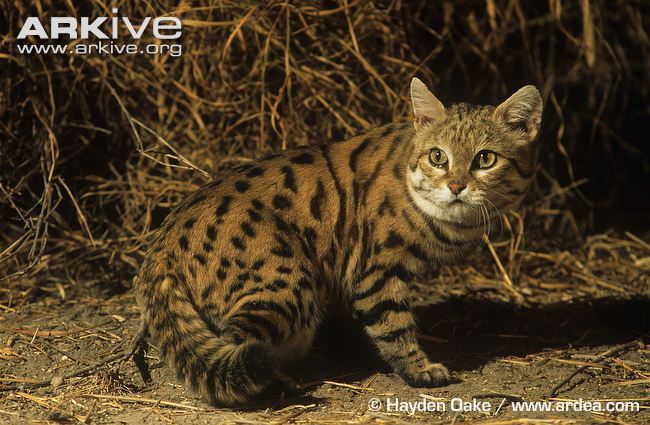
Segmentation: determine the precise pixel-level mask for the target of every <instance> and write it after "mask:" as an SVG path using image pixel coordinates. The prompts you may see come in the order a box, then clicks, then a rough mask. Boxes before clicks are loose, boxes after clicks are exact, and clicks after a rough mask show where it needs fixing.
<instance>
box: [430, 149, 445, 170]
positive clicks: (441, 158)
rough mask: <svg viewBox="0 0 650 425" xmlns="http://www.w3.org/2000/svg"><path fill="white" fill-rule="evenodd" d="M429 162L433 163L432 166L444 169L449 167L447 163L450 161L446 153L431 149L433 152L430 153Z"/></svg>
mask: <svg viewBox="0 0 650 425" xmlns="http://www.w3.org/2000/svg"><path fill="white" fill-rule="evenodd" d="M429 162H431V165H433V166H434V167H444V166H445V165H447V162H449V159H447V154H446V153H445V151H443V150H442V149H438V148H433V149H431V152H429Z"/></svg>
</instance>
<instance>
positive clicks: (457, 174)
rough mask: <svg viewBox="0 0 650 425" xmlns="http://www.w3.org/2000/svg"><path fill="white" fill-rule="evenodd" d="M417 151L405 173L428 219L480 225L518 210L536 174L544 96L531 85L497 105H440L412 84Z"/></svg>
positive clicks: (421, 86) (423, 88)
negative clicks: (502, 214) (538, 135)
mask: <svg viewBox="0 0 650 425" xmlns="http://www.w3.org/2000/svg"><path fill="white" fill-rule="evenodd" d="M411 101H412V103H413V114H414V121H413V124H414V127H415V136H414V139H413V142H414V143H415V149H414V150H413V154H412V155H411V157H410V158H409V164H408V167H407V185H408V189H409V192H410V194H411V197H412V198H413V201H414V202H415V203H416V204H417V206H418V207H419V208H420V209H421V210H422V211H423V212H425V213H426V214H428V215H431V216H434V217H436V218H438V219H441V220H446V221H450V222H455V223H460V224H466V225H478V224H479V222H482V221H483V220H484V219H485V213H488V214H489V215H490V216H495V215H498V214H497V211H496V210H498V212H499V213H504V212H506V211H508V210H510V209H512V208H515V207H516V206H517V205H518V204H519V202H520V201H521V200H522V198H523V197H524V194H525V192H526V189H527V188H528V186H529V184H530V182H531V180H532V178H533V176H534V173H535V157H536V146H535V139H536V138H537V134H538V132H539V127H540V124H541V121H542V98H541V96H540V94H539V91H538V90H537V88H535V87H534V86H525V87H523V88H521V89H519V90H518V91H517V92H516V93H515V94H513V95H512V96H510V97H509V98H508V99H507V100H506V101H504V102H503V103H501V104H500V105H499V106H497V107H494V106H473V105H467V104H457V105H452V106H451V107H449V108H445V107H444V106H443V104H442V103H441V102H440V101H439V100H438V99H437V98H436V97H435V96H434V95H433V94H432V93H431V92H430V91H429V90H428V89H427V87H426V86H425V85H424V83H422V81H420V80H418V79H417V78H414V79H413V81H412V82H411Z"/></svg>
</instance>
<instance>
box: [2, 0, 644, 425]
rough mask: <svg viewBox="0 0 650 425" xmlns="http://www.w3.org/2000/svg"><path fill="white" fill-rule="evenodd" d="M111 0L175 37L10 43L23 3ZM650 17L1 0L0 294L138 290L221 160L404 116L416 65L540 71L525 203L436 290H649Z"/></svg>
mask: <svg viewBox="0 0 650 425" xmlns="http://www.w3.org/2000/svg"><path fill="white" fill-rule="evenodd" d="M111 7H118V8H119V11H120V15H121V16H128V17H130V18H131V19H132V20H135V21H138V20H139V19H142V18H143V17H144V16H162V15H166V16H177V17H179V18H180V19H182V22H183V36H182V39H181V42H182V44H183V49H184V51H183V55H182V56H181V57H177V58H176V57H171V56H169V55H166V54H162V55H151V56H149V55H137V56H127V55H123V56H110V55H104V56H97V55H91V56H79V55H67V54H66V55H57V56H43V55H20V54H18V52H17V50H16V48H15V46H16V43H17V40H16V36H17V34H18V30H19V28H20V27H21V26H22V23H23V22H24V19H25V17H27V16H39V17H41V19H42V20H43V21H47V20H48V18H49V17H50V16H66V15H72V16H90V17H91V18H92V17H97V16H111V13H110V8H111ZM649 19H650V4H649V3H648V2H647V1H644V0H636V1H634V0H629V1H628V0H601V1H596V0H576V1H567V0H564V1H562V0H546V1H521V0H486V1H451V0H449V1H400V0H394V1H388V0H385V1H369V0H340V1H291V2H280V1H266V2H264V1H228V0H222V1H217V0H212V1H208V0H203V1H181V2H174V1H166V0H161V1H151V2H136V1H122V0H114V1H110V2H108V1H102V0H96V1H83V2H71V1H64V0H61V1H56V0H34V1H21V0H0V37H1V38H0V308H1V309H2V310H0V312H5V313H13V312H15V311H16V310H15V309H16V308H18V307H20V306H23V305H28V304H29V303H31V302H32V301H38V300H41V299H43V298H44V297H46V296H54V297H60V298H62V299H68V300H69V299H71V298H75V297H77V298H78V299H79V300H80V301H79V302H81V303H83V302H85V301H84V300H85V298H83V296H85V295H86V294H92V295H93V296H94V297H99V298H102V299H106V298H108V296H111V295H119V294H123V293H125V291H127V290H128V289H129V288H130V285H131V279H132V277H133V276H134V275H135V273H137V270H138V266H139V264H140V262H141V260H142V257H143V254H144V250H145V248H146V240H147V237H148V236H149V235H150V233H151V232H152V230H154V229H155V228H156V227H157V226H158V224H159V223H160V222H161V220H162V218H163V217H164V216H165V214H166V213H167V212H168V211H169V210H170V208H172V207H173V206H174V205H175V204H176V203H177V202H179V200H180V199H182V198H183V197H184V196H186V195H187V194H188V193H190V192H192V191H193V190H195V189H197V188H198V187H200V186H201V185H202V184H204V183H206V182H207V181H208V180H209V179H210V176H211V175H214V174H216V173H218V172H220V171H222V170H224V169H227V167H229V166H231V165H232V164H236V163H242V162H246V161H252V160H255V158H259V157H261V156H263V155H265V154H267V153H269V152H272V151H275V150H278V149H284V148H287V147H292V146H300V145H306V144H313V143H321V142H328V141H333V140H339V139H343V138H345V137H348V136H351V135H353V134H355V133H356V132H358V131H359V130H361V129H364V128H367V127H370V126H373V125H377V124H380V123H384V122H387V121H390V120H404V119H408V117H409V113H410V112H409V105H408V102H407V100H408V99H407V88H408V84H409V82H410V80H411V78H412V77H414V76H418V77H420V78H422V79H423V80H425V81H426V82H427V83H428V85H429V86H430V87H432V88H433V90H434V92H435V93H436V95H437V96H438V97H439V98H440V99H441V100H442V101H443V103H447V104H449V103H453V102H458V101H469V102H472V103H496V102H499V101H500V100H503V99H505V98H506V97H507V96H508V95H509V94H511V93H512V92H514V91H515V90H516V89H518V88H519V87H521V86H523V85H524V84H531V83H532V84H535V85H537V87H538V88H539V89H540V91H541V92H542V94H543V97H544V101H545V110H544V119H543V131H542V134H541V138H540V164H541V166H540V170H539V173H538V179H537V182H536V184H535V187H534V188H533V190H532V193H531V195H530V199H529V202H528V203H527V207H526V208H525V209H523V210H522V211H520V212H519V213H517V214H514V215H511V216H510V217H508V218H507V219H506V220H505V221H504V230H503V238H502V240H500V241H493V244H492V245H491V246H490V249H489V250H486V251H485V253H483V254H480V255H478V256H477V258H476V259H475V260H474V261H473V262H472V263H471V264H469V265H465V266H458V267H451V268H450V267H447V268H444V269H442V270H439V271H438V272H435V273H434V274H433V275H432V276H434V277H433V278H432V282H433V283H434V284H436V283H437V284H440V285H439V286H438V287H439V288H447V287H449V288H451V287H453V286H454V285H456V286H455V288H456V289H454V290H449V291H447V290H442V289H440V292H443V293H445V292H446V293H452V294H454V293H456V294H461V295H462V294H463V293H466V292H467V291H466V289H463V288H466V287H465V286H464V285H469V284H472V285H477V286H479V287H480V286H483V287H489V288H491V290H492V291H496V292H497V293H498V296H500V297H502V298H503V299H510V300H511V301H518V302H520V303H521V302H523V303H528V302H532V301H534V300H535V299H544V300H551V301H560V300H566V299H568V298H571V297H574V296H579V297H588V298H589V297H598V296H608V297H609V296H613V297H617V298H634V297H637V298H639V297H647V296H648V293H649V292H650V291H649V288H650V245H649V244H648V241H649V240H650V233H649V232H650V217H649V213H648V211H649V209H650V185H649V184H648V182H649V181H650V179H649V178H650V159H649V158H650V145H649V143H648V140H649V138H648V136H649V134H650V131H649V130H650V124H649V122H650V120H649V118H650V102H649V101H650V98H649V93H648V91H649V88H650V81H649V79H650V73H649V72H648V70H649V69H650V67H649V65H650V40H649V38H648V28H649ZM123 29H124V28H123ZM146 34H147V36H146V37H145V39H143V40H142V41H141V42H140V43H142V44H145V43H154V42H156V41H155V40H154V39H152V38H151V37H150V32H147V33H146ZM458 288H460V289H458ZM454 291H456V292H454ZM576 294H577V295H576ZM603 294H604V295H603ZM639 299H640V298H639ZM645 299H647V298H645ZM646 305H647V304H646ZM646 320H647V317H646ZM642 326H647V322H646V325H642ZM645 329H646V332H647V327H646V328H645ZM626 376H627V377H628V378H630V379H633V378H635V377H636V378H642V379H647V375H643V374H641V375H638V374H637V375H635V374H633V373H631V374H629V375H626ZM644 377H645V378H644ZM88 415H90V413H88Z"/></svg>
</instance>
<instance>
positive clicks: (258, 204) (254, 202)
mask: <svg viewBox="0 0 650 425" xmlns="http://www.w3.org/2000/svg"><path fill="white" fill-rule="evenodd" d="M251 204H252V205H253V208H255V209H256V210H257V211H259V210H261V209H262V208H264V204H263V203H261V202H260V201H259V199H253V200H252V201H251Z"/></svg>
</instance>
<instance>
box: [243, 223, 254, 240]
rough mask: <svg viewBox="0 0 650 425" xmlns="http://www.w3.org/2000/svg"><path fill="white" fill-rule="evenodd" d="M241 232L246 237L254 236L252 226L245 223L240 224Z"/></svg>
mask: <svg viewBox="0 0 650 425" xmlns="http://www.w3.org/2000/svg"><path fill="white" fill-rule="evenodd" d="M241 230H242V231H243V232H244V234H246V236H248V237H250V238H252V237H254V236H255V230H254V229H253V226H251V225H250V223H247V222H245V221H244V222H242V224H241Z"/></svg>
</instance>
